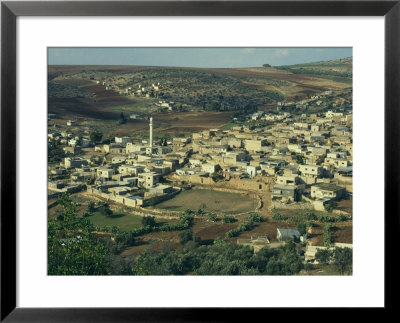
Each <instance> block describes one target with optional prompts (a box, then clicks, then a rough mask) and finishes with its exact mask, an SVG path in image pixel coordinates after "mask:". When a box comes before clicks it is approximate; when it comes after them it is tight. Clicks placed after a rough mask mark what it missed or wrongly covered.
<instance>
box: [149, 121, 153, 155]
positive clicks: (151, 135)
mask: <svg viewBox="0 0 400 323" xmlns="http://www.w3.org/2000/svg"><path fill="white" fill-rule="evenodd" d="M149 147H150V148H153V117H150V145H149Z"/></svg>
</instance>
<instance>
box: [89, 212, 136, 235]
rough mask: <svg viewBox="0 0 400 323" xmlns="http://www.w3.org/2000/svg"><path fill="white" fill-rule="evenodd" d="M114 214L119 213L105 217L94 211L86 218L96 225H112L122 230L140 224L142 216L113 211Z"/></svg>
mask: <svg viewBox="0 0 400 323" xmlns="http://www.w3.org/2000/svg"><path fill="white" fill-rule="evenodd" d="M115 214H118V215H121V216H118V217H114V218H111V217H107V216H105V215H103V214H101V213H100V212H95V213H93V215H91V216H89V217H88V219H89V220H90V222H92V223H93V225H94V226H96V227H105V226H108V227H112V226H114V225H115V226H117V227H118V228H119V229H120V230H122V231H129V230H133V229H136V228H138V227H141V226H142V223H141V220H142V217H141V216H139V215H134V214H127V213H120V212H115Z"/></svg>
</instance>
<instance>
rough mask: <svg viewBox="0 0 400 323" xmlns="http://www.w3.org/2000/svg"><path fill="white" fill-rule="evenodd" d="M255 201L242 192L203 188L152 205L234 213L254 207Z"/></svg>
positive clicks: (181, 209)
mask: <svg viewBox="0 0 400 323" xmlns="http://www.w3.org/2000/svg"><path fill="white" fill-rule="evenodd" d="M256 205H257V201H256V200H254V199H252V198H250V197H249V196H247V195H244V194H238V193H229V192H219V191H212V190H203V189H192V190H188V191H183V192H181V193H179V194H178V195H176V196H175V197H174V198H172V199H170V200H168V201H164V202H161V203H159V204H157V205H156V206H154V208H157V209H166V210H173V211H184V210H186V209H190V210H197V209H203V210H204V211H206V212H210V211H214V212H218V213H226V214H235V213H242V212H247V211H252V210H254V209H255V207H256Z"/></svg>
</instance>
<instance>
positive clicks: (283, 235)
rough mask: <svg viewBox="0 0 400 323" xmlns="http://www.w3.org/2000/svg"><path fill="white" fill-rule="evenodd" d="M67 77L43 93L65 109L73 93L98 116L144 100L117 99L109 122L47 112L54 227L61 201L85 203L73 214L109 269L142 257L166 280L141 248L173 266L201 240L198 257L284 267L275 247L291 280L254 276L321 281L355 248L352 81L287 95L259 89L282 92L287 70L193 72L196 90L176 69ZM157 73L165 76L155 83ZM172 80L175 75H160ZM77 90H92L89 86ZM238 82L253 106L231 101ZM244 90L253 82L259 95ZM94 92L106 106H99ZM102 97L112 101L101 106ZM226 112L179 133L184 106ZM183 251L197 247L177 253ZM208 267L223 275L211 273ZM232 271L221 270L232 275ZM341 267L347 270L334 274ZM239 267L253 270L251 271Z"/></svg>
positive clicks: (237, 98) (133, 265)
mask: <svg viewBox="0 0 400 323" xmlns="http://www.w3.org/2000/svg"><path fill="white" fill-rule="evenodd" d="M348 61H349V60H346V63H348ZM350 63H351V60H350ZM320 65H321V64H319V65H316V66H317V67H318V68H320V67H319V66H320ZM329 66H330V65H329ZM340 66H341V65H340ZM312 67H313V68H315V67H314V65H313V66H312ZM296 68H297V67H296ZM307 68H308V65H307ZM299 69H300V70H301V68H299ZM255 70H256V73H259V69H255ZM78 71H79V72H77V73H75V72H71V73H65V74H63V75H62V76H57V78H58V79H62V81H63V82H65V81H67V83H60V84H63V85H62V86H58V85H55V84H53V83H54V82H53V81H50V82H49V95H50V96H53V98H54V97H55V98H57V100H61V101H57V102H58V103H57V104H62V105H64V104H67V103H66V102H71V104H72V103H73V102H75V101H65V102H64V101H63V100H75V98H80V99H79V100H84V101H82V102H97V103H98V102H101V104H102V105H104V106H102V107H101V109H103V111H106V109H107V108H108V107H109V108H113V104H114V103H113V102H114V101H115V102H117V101H118V100H119V98H120V97H130V98H140V100H143V101H138V102H140V104H144V106H145V107H146V108H143V109H142V110H140V112H137V111H136V110H133V112H129V111H130V110H123V111H124V112H125V113H124V112H122V111H121V110H118V107H120V105H117V108H116V109H117V110H115V112H113V113H114V114H113V116H114V115H118V113H119V119H118V120H116V121H115V120H114V121H112V122H110V121H109V120H107V119H106V118H105V119H104V118H103V117H104V116H105V115H103V116H102V117H101V118H103V119H94V118H90V117H87V116H86V117H82V116H81V115H79V108H77V110H76V111H77V113H78V114H77V115H78V116H77V117H74V116H73V114H71V115H68V117H66V116H65V115H63V114H62V113H60V111H61V110H55V111H53V110H51V109H49V114H48V201H49V202H48V208H49V219H50V220H52V219H53V220H54V221H58V220H62V218H63V217H60V212H61V209H62V207H65V205H66V202H65V201H66V200H65V199H67V200H68V199H69V198H71V203H73V201H77V204H76V206H86V209H84V207H81V211H79V212H78V213H77V214H78V216H79V217H80V218H82V219H87V220H88V221H89V223H91V225H93V229H91V230H92V231H91V234H92V235H93V234H94V235H95V236H96V237H97V239H99V241H101V243H102V244H104V245H105V246H106V248H107V249H109V250H111V251H110V252H111V253H112V254H113V255H114V256H113V257H117V258H118V259H119V260H118V261H116V260H115V261H114V264H113V265H112V266H116V267H115V268H114V267H113V269H112V270H111V272H114V273H115V274H120V273H121V270H126V271H127V272H129V273H131V274H138V270H139V272H141V274H143V273H144V272H143V269H138V267H137V266H138V261H139V260H138V259H140V257H145V258H144V259H145V260H144V261H145V262H146V261H147V262H148V263H147V265H146V266H147V267H146V268H147V269H146V270H147V271H146V273H147V274H150V273H152V274H170V273H171V270H172V269H171V268H170V267H169V266H170V264H169V263H168V265H165V266H166V268H164V269H159V271H157V270H156V269H154V268H156V267H157V266H158V265H157V266H155V267H154V264H152V261H156V260H155V259H153V258H152V257H157V256H156V255H157V253H156V254H152V253H151V252H152V251H149V250H153V252H155V250H157V252H160V250H164V249H165V248H167V249H168V248H169V249H168V250H169V251H168V252H169V253H168V255H172V254H175V253H176V254H179V257H178V258H180V257H183V258H184V257H185V255H186V253H187V252H189V253H190V252H194V251H193V250H196V252H198V251H199V252H200V250H202V249H201V246H208V248H209V250H213V248H217V249H218V248H220V246H225V249H223V250H224V251H223V252H228V250H230V249H231V248H233V249H234V248H249V249H241V250H250V251H251V254H254V256H252V257H256V258H257V257H261V256H260V255H261V254H265V253H266V252H267V253H268V252H271V253H272V254H274V255H275V256H274V257H275V258H276V259H278V258H279V257H281V256H282V257H283V258H282V259H286V258H285V257H286V256H283V254H284V253H286V252H287V253H290V254H293V253H294V254H295V255H296V256H295V257H294V258H293V259H292V260H293V261H294V262H295V263H296V266H295V267H296V268H297V269H296V270H294V271H293V272H291V271H289V272H290V273H289V272H288V271H285V270H286V269H283V268H286V267H282V266H275V265H273V264H272V262H271V264H270V265H269V266H270V268H267V267H268V266H267V265H266V263H264V265H263V266H264V267H263V268H264V269H262V270H261V269H260V268H258V269H257V271H256V272H257V273H259V272H264V273H268V274H299V273H300V274H310V273H314V274H318V273H320V272H323V273H331V272H332V271H331V269H330V268H331V266H330V264H332V263H335V261H336V260H335V257H336V255H337V254H338V255H339V254H340V252H344V253H347V252H348V250H351V249H352V191H353V181H352V175H353V112H352V90H351V87H348V86H347V87H343V88H333V89H332V90H331V89H329V87H327V86H324V87H315V86H314V87H310V86H309V85H304V84H303V85H302V86H304V88H306V89H311V88H312V91H311V90H307V91H311V92H304V93H306V94H304V93H303V92H298V93H300V94H301V93H302V94H301V95H297V94H298V93H297V92H293V93H294V94H293V95H286V97H284V96H282V95H273V94H271V93H272V92H270V91H269V90H266V89H265V88H263V90H261V89H260V90H259V89H258V86H259V85H260V84H261V83H263V82H264V85H265V86H267V87H269V86H274V87H275V89H276V88H278V87H279V86H282V87H284V86H288V84H289V80H291V81H293V80H292V79H290V78H291V77H293V76H292V75H289V76H287V75H288V74H282V75H283V78H282V79H279V78H277V79H268V78H262V77H261V76H259V75H258V74H256V75H252V76H251V77H248V76H246V77H243V76H240V78H239V79H240V82H239V83H240V84H239V83H237V82H236V81H235V80H234V78H233V76H232V75H230V76H229V77H227V78H225V77H222V76H220V77H215V76H212V75H213V74H210V75H208V74H207V76H204V75H203V74H201V73H200V72H197V71H195V72H194V74H191V75H192V76H191V77H193V75H194V76H195V77H199V78H200V79H201V78H202V77H204V78H205V80H204V82H203V83H202V82H201V81H200V82H199V83H196V81H195V77H194V78H192V79H190V80H191V81H190V82H187V84H183V83H182V81H183V80H184V79H185V76H186V75H189V74H188V73H189V71H187V70H182V71H179V70H178V71H176V70H168V69H167V70H165V71H164V70H162V69H161V70H160V69H154V70H153V69H151V68H150V69H145V70H143V69H139V70H135V71H133V72H129V73H122V74H121V73H119V72H118V73H115V72H113V71H110V70H108V69H106V68H105V69H104V70H85V69H78ZM267 71H269V69H267ZM236 72H237V71H236ZM239 72H240V73H241V72H242V71H239ZM247 72H248V71H246V73H247ZM250 72H252V71H251V70H250ZM334 72H335V73H339V72H337V71H334ZM163 73H164V74H165V75H167V76H165V77H164V78H160V80H159V81H158V80H157V76H159V75H164V74H163ZM190 73H193V71H191V72H190ZM223 73H226V71H223ZM274 73H275V70H274ZM284 73H288V72H286V71H285V72H284ZM296 73H297V72H296ZM324 73H326V72H324ZM340 73H345V72H342V71H341V72H340ZM346 73H348V72H346ZM171 75H172V76H173V77H172V76H171ZM346 75H347V74H346ZM300 76H301V75H300ZM329 76H330V75H329ZM169 77H171V79H173V81H166V79H168V78H169ZM174 77H175V78H174ZM296 77H297V76H296ZM301 77H302V76H301ZM335 77H336V76H335ZM340 77H341V76H340ZM210 78H211V79H216V80H215V82H216V83H215V84H218V86H217V85H215V90H216V91H214V92H212V91H211V92H212V93H213V94H212V95H211V94H210V96H207V93H208V91H210V89H211V88H212V87H213V85H212V84H211V83H212V82H211V83H210ZM221 81H223V82H222V83H218V82H221ZM73 82H75V83H73ZM82 82H83V83H82ZM85 82H90V84H95V85H90V86H89V87H88V86H87V83H85ZM224 82H225V83H226V84H225V83H224ZM248 82H253V83H251V85H250V88H252V89H253V90H252V92H249V93H248V95H249V96H253V98H254V100H253V101H251V102H250V101H248V100H247V99H248V97H247V96H246V95H244V96H243V95H241V94H238V93H240V91H242V87H243V86H244V87H246V86H248ZM71 84H72V85H71ZM73 84H84V87H83V88H82V89H80V88H79V87H77V86H74V85H73ZM254 84H258V85H257V87H256V89H254ZM264 85H263V86H264ZM232 86H234V90H233V89H232ZM86 88H88V89H90V90H91V91H92V92H90V91H88V90H85V89H86ZM93 89H94V90H93ZM236 90H237V91H239V92H235V91H236ZM292 90H293V89H292V87H291V88H290V91H292ZM65 91H66V92H65ZM263 91H264V92H263ZM64 92H65V93H64ZM211 92H210V93H211ZM216 92H218V93H216ZM228 92H229V93H230V94H229V96H228V95H226V94H227V93H228ZM96 93H97V94H96ZM99 93H100V94H99ZM104 93H109V94H110V95H111V97H112V98H113V99H112V100H114V101H107V98H108V96H107V95H108V94H104ZM262 93H264V94H262ZM99 95H101V96H102V97H101V98H100V96H99ZM116 98H117V99H116ZM188 98H191V99H188ZM85 100H86V101H85ZM88 100H89V101H88ZM60 102H61V103H60ZM108 102H112V103H110V105H109V106H107V103H108ZM122 102H125V101H122ZM213 102H218V104H215V103H213ZM118 104H119V103H118ZM129 104H130V103H129ZM135 104H136V103H135ZM83 107H84V109H89V108H88V107H85V106H83ZM232 107H234V108H235V107H236V110H234V111H233V112H229V114H228V117H229V120H228V119H226V121H225V122H221V123H220V124H221V126H218V127H211V126H207V125H204V124H202V125H201V126H200V127H196V125H195V124H191V125H186V122H187V121H186V120H189V119H186V116H187V115H186V114H185V113H188V111H195V113H196V114H195V115H196V116H201V115H202V114H207V113H210V112H208V111H206V110H208V109H209V108H210V110H212V111H213V112H212V113H215V114H207V116H216V114H218V113H219V114H223V113H227V112H226V110H230V109H231V108H232ZM88 111H89V110H88ZM117 111H118V112H117ZM223 111H224V112H223ZM189 115H190V113H189ZM114 118H115V117H114ZM224 118H226V115H225V116H224ZM206 119H207V117H206ZM160 120H162V122H164V123H162V122H161V123H160ZM221 120H223V119H221ZM210 121H211V122H212V120H210ZM227 121H228V123H226V122H227ZM167 123H173V124H172V125H171V124H167ZM224 123H225V124H224ZM210 124H211V123H210ZM216 124H218V123H216ZM160 125H161V126H160ZM162 125H164V128H163V126H162ZM139 126H140V127H139ZM165 126H166V128H165ZM104 129H106V130H104ZM107 129H108V130H107ZM179 129H183V130H182V131H180V130H179ZM191 129H193V130H191ZM104 131H106V132H108V134H107V135H105V134H104ZM109 134H112V136H110V135H109ZM60 223H61V222H60ZM61 224H62V223H61ZM140 224H141V225H140ZM59 225H60V224H59ZM80 230H81V229H80ZM190 243H194V244H196V246H197V247H196V248H195V247H194V246H192V247H187V246H190ZM187 248H189V249H187ZM192 248H195V249H192ZM197 248H198V249H197ZM266 248H267V249H266ZM266 250H270V251H266ZM274 250H275V251H274ZM342 250H343V251H342ZM162 252H164V251H162ZM210 252H211V251H210ZM218 252H221V250H220V251H218ZM243 252H244V251H243ZM246 252H247V251H246ZM182 253H183V254H182ZM327 255H328V256H327ZM197 256H198V255H196V257H197ZM146 257H147V258H146ZM168 257H169V256H168ZM168 257H167V258H166V259H170V258H168ZM201 257H203V256H201ZM337 257H339V258H340V256H337ZM346 257H347V258H346V259H349V254H346ZM350 257H351V255H350ZM275 258H273V259H275ZM343 258H345V257H344V256H343ZM249 259H250V258H249ZM251 259H252V258H251ZM271 259H272V258H271ZM157 261H162V260H157ZM165 261H166V262H168V261H170V260H165ZM171 261H172V260H171ZM251 261H253V260H251ZM282 261H286V260H282ZM122 264H123V265H122ZM251 264H252V262H251ZM251 264H250V263H249V265H248V266H250V267H251V266H253V265H251ZM121 266H122V267H123V268H125V266H128V267H129V268H128V269H126V268H125V269H121V268H122V267H121ZM160 266H161V265H160ZM180 266H181V265H180ZM191 266H195V265H194V264H192V265H191ZM191 266H189V267H188V268H186V267H185V268H186V269H183V267H179V268H181V269H179V270H175V269H174V270H175V271H176V272H175V271H174V274H188V273H193V272H194V273H196V274H209V273H210V271H208V269H204V268H203V267H202V266H200V267H198V268H197V267H196V268H195V267H191ZM307 266H308V267H307ZM321 266H322V267H321ZM116 268H117V269H116ZM149 268H153V269H151V270H150V269H149ZM160 268H161V267H160ZM168 268H169V269H168ZM190 268H191V269H190ZM251 268H253V267H251ZM302 268H303V269H302ZM335 268H336V267H335ZM215 270H217V272H219V270H220V269H215V268H214V269H213V270H211V272H214V271H215ZM221 270H222V269H221ZM227 270H228V269H227ZM229 270H231V271H229ZM229 270H228V271H227V273H228V274H231V273H232V272H235V269H229ZM254 270H255V269H254ZM301 270H303V272H302V271H301ZM304 270H305V272H304ZM346 271H347V272H348V263H346V266H344V267H343V268H341V269H340V270H339V271H338V272H339V273H340V274H343V273H345V272H346ZM350 271H351V269H350ZM223 272H224V271H223V270H222V271H220V274H221V273H223ZM239 272H241V274H251V273H253V274H254V272H253V269H249V268H247V269H246V268H242V269H240V270H239ZM338 272H335V274H337V273H338ZM139 274H140V273H139Z"/></svg>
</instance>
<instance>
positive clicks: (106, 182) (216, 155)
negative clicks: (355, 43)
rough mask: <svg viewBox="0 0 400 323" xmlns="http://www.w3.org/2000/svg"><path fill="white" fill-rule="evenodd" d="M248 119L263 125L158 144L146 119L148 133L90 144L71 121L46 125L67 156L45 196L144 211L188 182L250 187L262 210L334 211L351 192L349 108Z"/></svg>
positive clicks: (207, 132)
mask: <svg viewBox="0 0 400 323" xmlns="http://www.w3.org/2000/svg"><path fill="white" fill-rule="evenodd" d="M280 107H281V106H278V108H280ZM279 110H280V109H279ZM247 119H248V120H249V121H250V120H252V121H254V120H255V121H259V122H263V121H267V122H268V125H267V126H264V127H254V126H246V125H238V126H233V127H232V128H231V129H230V130H223V129H209V130H204V131H201V132H197V133H193V134H192V135H191V136H187V137H183V138H182V137H174V138H172V140H168V141H166V140H165V141H163V142H160V143H157V142H154V140H152V118H150V119H149V132H150V138H151V139H150V140H142V141H135V140H133V139H132V138H130V137H128V136H124V137H115V138H114V142H112V143H109V144H95V145H94V144H92V142H91V140H90V138H89V137H88V138H81V139H80V138H79V137H75V136H74V129H75V126H76V124H75V123H74V122H71V121H68V122H67V123H66V125H65V126H66V127H65V129H64V130H62V131H59V130H54V129H49V134H48V136H49V140H59V141H60V143H61V144H63V145H65V147H63V150H64V151H65V152H66V153H68V155H69V157H65V158H64V160H63V162H62V163H60V164H59V165H57V166H54V167H51V168H50V169H49V184H48V188H49V196H55V195H57V193H60V192H69V193H73V192H77V191H80V190H86V192H87V193H88V194H90V195H92V196H94V197H100V198H103V199H104V200H106V201H112V202H115V203H118V204H121V205H123V206H126V207H130V208H132V209H137V210H141V211H143V212H144V214H146V212H147V210H146V208H145V207H146V206H153V205H156V204H157V203H160V202H161V201H164V200H167V199H171V198H173V197H174V196H175V195H177V194H179V193H180V192H181V191H182V190H186V189H189V188H190V187H191V186H192V185H193V186H200V187H207V188H211V189H226V190H229V189H232V190H233V191H248V192H252V193H254V194H255V195H257V198H258V199H259V207H258V208H257V211H258V212H260V213H261V214H263V215H266V216H268V215H270V214H271V210H272V209H273V208H296V207H298V208H302V207H303V208H307V209H314V210H318V211H328V210H329V211H331V210H332V209H334V206H335V203H336V202H337V201H340V200H342V199H346V198H349V197H350V196H351V192H352V113H351V109H343V111H340V112H339V111H328V112H326V113H320V114H310V115H307V114H300V115H293V114H291V113H290V112H279V113H278V114H269V113H265V112H261V111H259V112H256V113H253V114H250V115H248V116H247ZM79 141H80V142H79ZM66 175H67V176H66ZM65 179H67V180H65ZM167 213H168V212H167ZM169 213H171V212H169ZM340 213H341V214H343V213H345V212H344V211H340ZM149 214H152V213H149Z"/></svg>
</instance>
